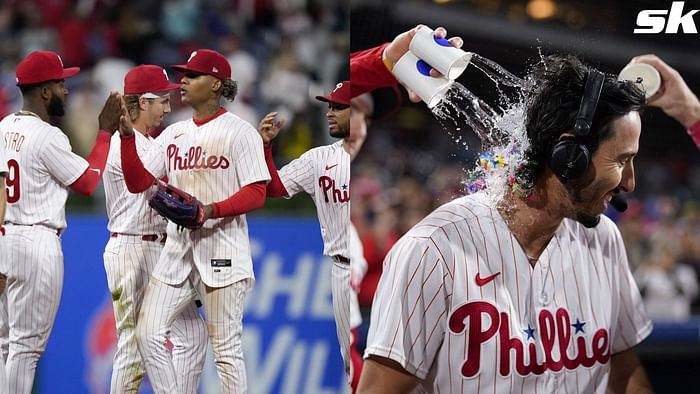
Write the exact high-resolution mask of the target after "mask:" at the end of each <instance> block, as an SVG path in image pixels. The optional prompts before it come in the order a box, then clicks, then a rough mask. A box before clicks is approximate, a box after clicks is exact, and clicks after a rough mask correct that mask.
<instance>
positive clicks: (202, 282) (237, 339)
mask: <svg viewBox="0 0 700 394" xmlns="http://www.w3.org/2000/svg"><path fill="white" fill-rule="evenodd" d="M173 68H174V69H176V70H178V71H182V72H184V77H183V78H182V80H181V82H182V87H181V90H180V91H181V97H182V101H183V102H184V103H185V104H187V105H189V106H190V107H192V109H193V112H194V113H193V118H192V119H190V120H186V121H182V122H178V123H175V124H173V125H171V126H169V127H168V128H167V129H165V130H164V131H163V133H162V134H161V135H160V136H159V137H158V139H157V141H158V143H159V145H160V149H159V151H157V152H154V153H153V154H150V153H149V154H148V155H144V156H142V157H140V155H139V154H138V153H137V149H136V139H135V136H134V135H133V131H132V130H131V128H130V126H129V124H128V123H129V122H128V119H127V118H126V117H125V116H123V117H122V125H121V126H120V133H121V135H122V140H121V156H122V157H121V159H122V168H123V171H124V180H125V182H126V185H127V188H128V189H129V191H131V192H138V193H140V192H143V191H145V190H146V189H148V188H149V187H151V185H152V184H153V182H154V180H155V179H156V178H161V177H163V176H167V178H168V181H169V182H170V183H171V184H172V185H174V186H175V187H177V188H179V189H181V190H183V191H185V192H187V193H190V194H192V195H194V196H196V197H197V198H199V199H200V200H201V202H202V203H203V204H206V205H205V207H204V208H203V211H202V217H201V222H200V224H201V223H203V227H201V228H199V229H197V230H192V231H190V230H187V229H182V228H181V229H179V230H178V228H177V226H176V225H175V224H174V223H168V227H167V240H166V242H165V246H164V248H163V251H162V252H161V255H160V258H159V260H158V263H157V264H156V267H155V269H154V271H153V275H152V277H151V280H150V283H149V284H148V287H147V289H146V293H145V295H144V299H143V303H142V306H141V312H140V315H139V318H138V321H137V326H136V338H137V341H138V347H139V351H140V353H141V356H142V357H143V360H144V363H145V366H146V371H147V373H148V375H149V378H150V379H151V383H152V385H153V388H154V390H155V391H156V392H157V393H173V392H178V390H179V389H178V388H177V386H176V382H177V379H176V370H175V368H174V367H173V364H172V362H171V360H170V357H169V355H168V353H167V350H166V349H165V347H164V346H163V338H164V337H165V336H167V335H168V334H169V332H170V330H171V327H172V324H173V320H174V319H175V317H176V316H178V315H179V314H180V313H182V311H183V310H184V309H185V308H188V307H189V306H190V305H191V304H192V302H193V301H194V300H195V298H199V299H200V300H201V302H202V304H203V307H204V313H205V315H206V321H207V327H208V329H209V339H210V342H211V345H212V348H213V351H214V357H215V362H216V367H217V370H218V373H219V377H220V379H221V383H222V387H223V390H224V392H226V393H242V392H245V391H246V389H247V383H246V374H245V366H244V363H243V352H242V349H241V333H242V316H243V307H244V302H245V297H246V295H247V294H248V292H249V291H250V289H251V287H252V286H253V279H254V277H253V270H252V260H251V256H250V244H249V240H248V226H247V223H246V218H245V213H247V212H250V211H252V210H254V209H257V208H260V207H262V205H263V204H264V201H265V184H266V182H267V181H268V180H269V178H270V176H269V173H268V171H267V167H266V165H265V157H264V155H263V149H262V141H261V139H260V136H259V135H258V133H257V131H256V130H255V128H254V127H253V126H251V125H250V124H249V123H247V122H245V121H243V120H241V119H240V118H239V117H237V116H236V115H233V114H231V113H229V112H227V111H226V110H225V109H224V108H223V107H221V103H220V100H221V96H223V97H225V98H227V99H228V100H233V99H234V98H235V95H236V83H235V82H234V81H232V80H231V67H230V65H229V63H228V62H227V61H226V58H224V57H223V56H222V55H221V54H220V53H218V52H216V51H212V50H209V49H199V50H196V51H194V52H192V55H191V56H190V58H189V60H188V61H187V64H185V65H176V66H173ZM142 160H143V161H142ZM180 391H181V390H180Z"/></svg>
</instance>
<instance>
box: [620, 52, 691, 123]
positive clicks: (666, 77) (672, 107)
mask: <svg viewBox="0 0 700 394" xmlns="http://www.w3.org/2000/svg"><path fill="white" fill-rule="evenodd" d="M630 63H646V64H649V65H651V66H653V67H654V68H655V69H656V70H657V71H658V72H659V74H660V75H661V88H660V89H659V91H658V92H657V93H656V94H654V95H653V96H651V97H650V98H649V100H648V104H649V105H651V106H654V107H659V108H661V109H662V110H663V111H664V112H665V113H666V114H667V115H668V116H670V117H672V118H674V119H676V120H677V121H679V122H681V123H682V124H683V126H685V127H686V128H688V127H690V126H692V125H693V124H695V123H696V122H698V121H700V100H698V97H697V96H696V95H695V94H694V93H693V92H692V91H691V90H690V88H689V87H688V85H687V84H686V83H685V81H684V80H683V77H682V76H681V74H680V73H678V71H676V70H675V69H674V68H673V67H671V66H669V65H668V64H666V62H664V61H663V60H661V59H660V58H659V57H658V56H656V55H651V54H650V55H641V56H637V57H634V58H633V59H632V60H631V61H630Z"/></svg>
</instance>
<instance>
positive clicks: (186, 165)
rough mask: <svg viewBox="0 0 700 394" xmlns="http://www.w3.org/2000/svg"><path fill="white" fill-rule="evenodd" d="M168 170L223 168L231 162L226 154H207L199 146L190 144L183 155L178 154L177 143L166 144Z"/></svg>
mask: <svg viewBox="0 0 700 394" xmlns="http://www.w3.org/2000/svg"><path fill="white" fill-rule="evenodd" d="M167 154H168V169H169V170H198V169H211V170H216V169H217V168H221V169H222V170H225V169H227V168H228V167H229V165H230V164H231V163H230V162H229V160H228V159H227V158H226V156H224V155H221V156H207V152H205V151H204V150H203V149H202V147H201V146H191V147H190V148H189V149H188V150H187V152H186V153H185V154H184V155H181V154H180V148H178V147H177V145H174V144H170V145H168V150H167Z"/></svg>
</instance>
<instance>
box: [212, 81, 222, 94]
mask: <svg viewBox="0 0 700 394" xmlns="http://www.w3.org/2000/svg"><path fill="white" fill-rule="evenodd" d="M212 79H213V80H214V82H212V84H211V90H213V91H215V92H218V91H220V90H221V86H222V85H223V83H222V82H221V80H220V79H218V78H212Z"/></svg>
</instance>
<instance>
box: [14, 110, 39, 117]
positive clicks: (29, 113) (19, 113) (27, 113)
mask: <svg viewBox="0 0 700 394" xmlns="http://www.w3.org/2000/svg"><path fill="white" fill-rule="evenodd" d="M15 115H21V116H34V117H36V118H39V119H41V117H40V116H39V115H37V114H35V113H34V112H32V111H27V110H26V109H23V110H21V111H17V113H15Z"/></svg>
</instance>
